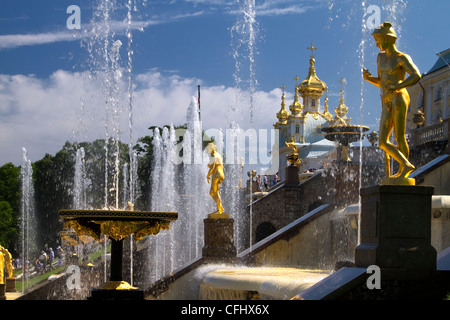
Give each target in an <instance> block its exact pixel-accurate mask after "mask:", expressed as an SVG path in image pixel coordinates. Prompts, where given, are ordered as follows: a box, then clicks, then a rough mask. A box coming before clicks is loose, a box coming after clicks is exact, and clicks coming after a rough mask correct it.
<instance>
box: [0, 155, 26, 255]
mask: <svg viewBox="0 0 450 320" xmlns="http://www.w3.org/2000/svg"><path fill="white" fill-rule="evenodd" d="M20 197H21V196H20V167H16V166H14V165H13V164H12V163H10V162H9V163H7V164H5V165H3V166H2V167H0V203H2V204H1V208H0V210H1V211H2V213H0V215H1V217H0V224H1V227H0V244H1V245H3V246H4V247H6V248H7V249H8V250H9V251H10V252H11V254H13V255H15V254H16V248H17V245H18V243H17V241H18V231H17V230H18V229H17V225H18V219H19V215H20Z"/></svg>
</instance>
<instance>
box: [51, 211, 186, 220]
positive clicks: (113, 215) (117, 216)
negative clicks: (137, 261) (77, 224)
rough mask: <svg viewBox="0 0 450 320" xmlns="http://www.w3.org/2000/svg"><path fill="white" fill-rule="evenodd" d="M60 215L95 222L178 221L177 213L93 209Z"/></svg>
mask: <svg viewBox="0 0 450 320" xmlns="http://www.w3.org/2000/svg"><path fill="white" fill-rule="evenodd" d="M59 215H60V216H61V217H62V218H64V219H79V218H89V219H95V220H111V219H113V220H133V221H139V220H149V219H161V220H177V219H178V213H177V212H154V211H134V210H107V209H92V210H75V209H62V210H60V211H59Z"/></svg>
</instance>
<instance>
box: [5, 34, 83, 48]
mask: <svg viewBox="0 0 450 320" xmlns="http://www.w3.org/2000/svg"><path fill="white" fill-rule="evenodd" d="M73 40H78V39H77V37H75V36H74V34H73V33H72V32H69V31H60V32H47V33H36V34H7V35H0V50H1V49H11V48H17V47H22V46H34V45H41V44H48V43H53V42H60V41H73Z"/></svg>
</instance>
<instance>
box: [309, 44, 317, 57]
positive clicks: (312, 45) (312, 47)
mask: <svg viewBox="0 0 450 320" xmlns="http://www.w3.org/2000/svg"><path fill="white" fill-rule="evenodd" d="M307 49H308V50H311V58H314V50H317V48H316V47H314V44H313V43H311V47H308V48H307Z"/></svg>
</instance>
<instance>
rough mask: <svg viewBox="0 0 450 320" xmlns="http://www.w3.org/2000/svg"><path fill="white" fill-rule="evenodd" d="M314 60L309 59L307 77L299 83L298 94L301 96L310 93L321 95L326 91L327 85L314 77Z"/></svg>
mask: <svg viewBox="0 0 450 320" xmlns="http://www.w3.org/2000/svg"><path fill="white" fill-rule="evenodd" d="M315 62H316V60H315V59H314V58H313V57H311V59H309V72H308V77H307V78H306V79H305V80H303V81H302V83H300V90H299V91H300V92H301V93H302V95H304V94H308V93H311V92H318V93H320V94H322V93H323V92H324V91H325V90H326V89H327V85H326V84H325V82H323V81H322V80H320V79H319V77H317V75H316V68H315V66H314V64H315Z"/></svg>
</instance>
